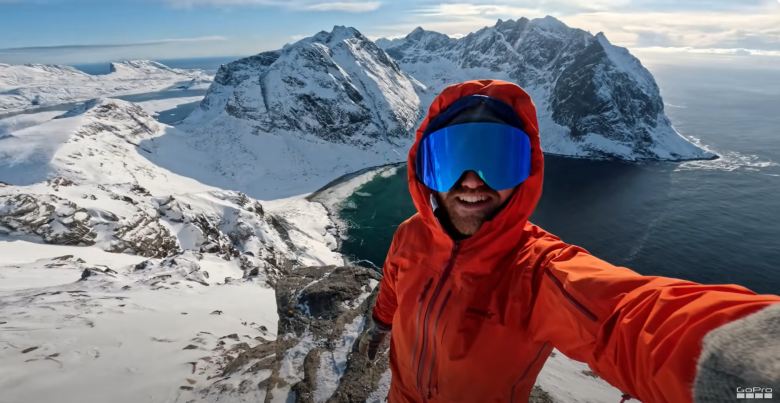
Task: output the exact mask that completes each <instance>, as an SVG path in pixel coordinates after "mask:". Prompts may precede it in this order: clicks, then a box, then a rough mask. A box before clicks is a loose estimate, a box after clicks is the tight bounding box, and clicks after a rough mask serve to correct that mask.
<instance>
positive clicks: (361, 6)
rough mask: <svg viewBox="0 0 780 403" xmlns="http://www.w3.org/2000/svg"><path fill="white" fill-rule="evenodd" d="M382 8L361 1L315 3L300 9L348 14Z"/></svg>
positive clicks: (378, 5)
mask: <svg viewBox="0 0 780 403" xmlns="http://www.w3.org/2000/svg"><path fill="white" fill-rule="evenodd" d="M381 6H382V3H380V2H378V1H361V2H349V1H335V2H330V3H316V4H309V5H305V6H303V7H302V8H303V9H304V10H312V11H345V12H348V13H363V12H367V11H374V10H376V9H378V8H379V7H381Z"/></svg>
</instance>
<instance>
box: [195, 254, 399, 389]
mask: <svg viewBox="0 0 780 403" xmlns="http://www.w3.org/2000/svg"><path fill="white" fill-rule="evenodd" d="M379 278H380V276H379V274H378V273H376V272H375V271H373V270H371V269H366V268H362V267H352V266H338V267H337V266H326V267H302V268H297V269H295V270H293V271H290V272H286V273H284V274H283V275H282V276H279V277H278V278H277V279H276V281H275V282H274V287H275V289H276V301H277V307H278V312H279V334H278V336H277V340H276V341H273V342H267V343H260V344H258V345H256V346H254V347H250V346H249V345H244V346H238V347H236V350H237V352H238V354H237V355H235V356H234V358H232V359H229V360H227V361H225V362H224V366H223V367H222V373H221V378H220V379H219V381H217V382H215V383H214V384H213V385H211V386H210V387H209V388H206V389H204V390H202V391H201V392H200V393H201V394H202V396H203V397H206V396H210V395H213V396H216V395H220V396H231V395H245V394H248V393H250V392H251V391H252V390H260V391H261V393H260V396H263V398H262V400H264V401H266V402H269V401H271V400H272V399H279V397H280V396H288V397H287V401H295V402H301V403H303V402H315V401H316V402H322V401H329V402H347V401H349V402H364V401H371V400H370V399H369V397H370V396H371V394H372V393H374V391H375V390H376V389H377V388H379V387H380V385H379V382H380V378H381V377H382V375H383V374H385V372H386V371H387V368H388V367H387V359H386V352H383V353H381V358H380V360H379V361H378V363H377V364H376V365H369V364H368V363H367V358H365V357H363V356H361V355H360V354H356V353H353V352H354V351H353V350H354V348H356V341H357V340H358V337H359V336H360V335H361V333H362V331H363V327H364V323H365V322H366V320H367V319H368V318H369V317H370V312H369V311H370V307H371V306H372V305H373V297H374V294H375V293H374V291H373V290H374V289H375V287H376V285H377V283H378V281H379ZM234 352H235V351H234ZM236 378H238V381H237V380H236ZM241 379H243V380H241ZM236 384H238V386H237V387H236V386H234V385H236ZM385 386H386V385H385Z"/></svg>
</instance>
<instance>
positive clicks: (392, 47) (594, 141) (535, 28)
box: [377, 16, 713, 160]
mask: <svg viewBox="0 0 780 403" xmlns="http://www.w3.org/2000/svg"><path fill="white" fill-rule="evenodd" d="M377 44H378V45H379V46H380V47H382V48H383V49H385V50H386V51H387V53H388V54H390V55H391V56H392V57H393V58H394V59H395V60H397V61H398V63H399V65H400V66H401V68H402V70H403V71H405V72H407V73H409V74H410V75H411V76H413V77H414V78H416V79H417V80H419V81H421V82H422V83H423V84H424V85H425V86H426V87H427V88H428V90H427V91H425V92H422V93H421V94H420V96H421V98H422V103H423V104H428V103H429V102H430V101H431V100H432V98H433V96H435V94H437V93H438V92H439V91H440V90H441V89H442V88H443V87H445V86H446V85H449V84H452V83H455V82H459V81H464V80H474V79H483V78H499V79H505V80H509V81H513V82H516V83H518V84H519V85H521V86H522V87H524V88H525V89H526V90H528V91H529V92H530V93H531V95H532V97H533V99H534V101H535V102H536V105H537V109H538V113H539V120H540V128H541V136H542V147H543V149H544V151H545V152H547V153H552V154H560V155H569V156H577V157H588V158H605V157H606V158H619V159H626V160H635V159H665V160H684V159H698V158H711V157H713V155H712V154H710V153H708V152H706V151H704V150H702V149H700V148H698V147H696V146H695V145H693V144H691V143H690V142H688V141H687V140H686V139H684V138H683V137H682V136H680V135H679V134H678V133H677V132H676V131H675V130H674V128H673V127H672V125H671V122H670V121H669V119H668V118H667V117H666V115H665V114H664V109H663V101H662V99H661V96H660V93H659V90H658V86H657V85H656V83H655V80H654V79H653V76H652V75H651V74H650V72H649V71H647V70H646V69H645V68H644V67H643V66H642V64H641V63H640V62H639V60H637V59H636V58H635V57H633V56H632V55H631V54H630V53H629V52H628V51H627V50H626V49H624V48H621V47H617V46H614V45H612V44H611V43H609V41H608V40H607V39H606V37H605V36H604V35H603V34H601V33H599V34H598V35H596V36H593V35H591V34H590V33H588V32H585V31H582V30H579V29H575V28H570V27H568V26H566V25H565V24H563V23H562V22H560V21H558V20H557V19H555V18H553V17H549V16H548V17H545V18H540V19H534V20H528V19H526V18H520V19H518V20H516V21H514V20H507V21H501V20H499V21H498V22H497V23H496V25H494V26H492V27H485V28H483V29H480V30H479V31H476V32H473V33H471V34H469V35H466V36H465V37H462V38H460V39H454V38H449V37H447V36H446V35H443V34H440V33H437V32H431V31H425V30H423V29H422V28H417V29H415V30H414V31H413V32H411V33H410V34H409V35H407V36H406V37H404V38H399V39H394V40H386V39H381V40H379V41H377Z"/></svg>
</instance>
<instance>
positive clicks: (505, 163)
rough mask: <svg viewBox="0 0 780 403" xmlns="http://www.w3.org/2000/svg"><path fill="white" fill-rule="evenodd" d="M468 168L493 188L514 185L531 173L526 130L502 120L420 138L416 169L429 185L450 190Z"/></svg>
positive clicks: (441, 131)
mask: <svg viewBox="0 0 780 403" xmlns="http://www.w3.org/2000/svg"><path fill="white" fill-rule="evenodd" d="M466 171H474V172H476V173H477V175H478V176H479V177H480V178H481V179H482V180H483V181H484V182H485V183H486V184H487V185H488V186H489V187H490V188H492V189H493V190H503V189H510V188H513V187H515V186H517V185H519V184H520V183H522V182H523V181H524V180H526V178H528V175H529V174H530V172H531V141H530V140H529V138H528V134H526V133H525V132H524V131H523V130H521V129H519V128H516V127H513V126H509V125H506V124H502V123H482V122H479V123H462V124H456V125H452V126H447V127H444V128H442V129H439V130H436V131H434V132H431V133H429V134H427V135H426V136H425V137H423V138H422V140H420V145H419V147H418V150H417V161H416V164H415V172H416V174H417V178H418V179H419V180H421V181H422V183H424V184H425V186H427V187H428V188H430V189H431V190H434V191H437V192H447V191H449V190H450V189H451V188H452V187H453V186H454V185H455V183H456V182H457V181H458V179H460V177H461V176H463V173H464V172H466Z"/></svg>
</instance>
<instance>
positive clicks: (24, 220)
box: [0, 194, 97, 245]
mask: <svg viewBox="0 0 780 403" xmlns="http://www.w3.org/2000/svg"><path fill="white" fill-rule="evenodd" d="M0 232H6V233H9V234H30V235H37V236H40V237H41V238H42V239H43V240H44V241H45V242H49V243H54V244H61V245H93V244H94V243H95V238H96V237H97V234H96V233H95V231H94V229H93V227H92V225H91V224H90V215H89V213H88V212H87V210H85V209H83V208H80V207H79V206H77V205H76V204H75V203H73V202H70V201H68V200H65V199H62V198H60V197H57V196H54V195H31V194H12V195H0Z"/></svg>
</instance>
